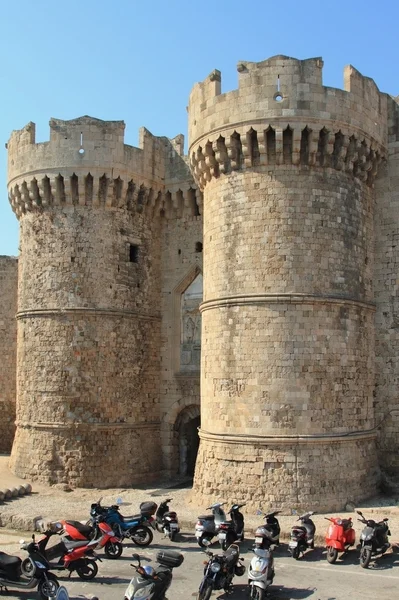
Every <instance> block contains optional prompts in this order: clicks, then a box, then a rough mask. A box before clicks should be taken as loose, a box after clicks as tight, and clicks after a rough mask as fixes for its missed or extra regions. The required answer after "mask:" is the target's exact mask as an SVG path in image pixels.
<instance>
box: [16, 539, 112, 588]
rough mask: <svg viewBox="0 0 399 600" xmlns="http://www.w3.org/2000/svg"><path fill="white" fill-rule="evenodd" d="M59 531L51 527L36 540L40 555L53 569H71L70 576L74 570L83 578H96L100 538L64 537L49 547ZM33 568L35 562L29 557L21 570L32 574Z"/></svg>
mask: <svg viewBox="0 0 399 600" xmlns="http://www.w3.org/2000/svg"><path fill="white" fill-rule="evenodd" d="M59 533H60V531H57V530H54V529H52V530H50V529H49V530H47V531H45V532H44V533H43V535H42V537H41V538H40V539H39V540H37V541H35V542H34V544H35V547H36V551H37V553H38V555H41V556H42V557H43V558H44V559H45V560H46V561H47V562H48V564H49V565H50V568H51V569H53V570H67V571H69V577H70V576H71V575H72V573H73V571H76V573H77V574H78V575H79V577H80V578H81V579H85V580H89V579H94V577H95V576H96V575H97V573H98V567H97V564H96V561H97V560H101V559H100V558H99V557H98V556H96V554H95V553H94V549H95V548H96V547H97V545H98V540H92V541H90V542H89V541H87V540H85V541H74V540H68V539H67V538H66V537H62V538H61V541H60V542H59V543H58V544H55V545H54V546H51V547H50V548H47V544H48V541H49V540H50V538H51V537H52V536H53V535H58V534H59ZM33 568H34V567H33V563H32V561H31V560H30V559H29V558H26V559H25V560H24V561H23V562H22V565H21V570H22V573H23V574H24V575H27V576H31V575H32V571H33Z"/></svg>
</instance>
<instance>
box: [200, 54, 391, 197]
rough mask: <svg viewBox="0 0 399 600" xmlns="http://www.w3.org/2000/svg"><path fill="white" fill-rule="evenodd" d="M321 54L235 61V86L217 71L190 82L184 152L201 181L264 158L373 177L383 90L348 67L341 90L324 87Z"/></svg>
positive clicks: (384, 118)
mask: <svg viewBox="0 0 399 600" xmlns="http://www.w3.org/2000/svg"><path fill="white" fill-rule="evenodd" d="M322 67H323V61H322V59H321V58H311V59H307V60H298V59H295V58H290V57H287V56H275V57H272V58H270V59H268V60H265V61H262V62H259V63H254V62H245V61H240V62H239V63H238V66H237V70H238V73H239V82H238V83H239V85H238V89H236V90H233V91H231V92H227V93H225V94H222V93H221V74H220V72H219V71H213V72H212V73H211V74H210V75H209V77H208V78H207V79H206V80H205V81H203V82H202V83H197V84H196V85H195V86H194V88H193V90H192V92H191V95H190V101H189V154H190V163H191V165H192V168H193V170H194V173H195V174H196V178H197V181H199V182H200V185H201V187H203V186H204V185H205V183H206V181H207V180H209V178H210V177H212V176H218V174H219V173H223V172H226V171H228V170H235V169H241V168H245V167H249V166H251V167H253V166H262V165H269V164H287V163H288V164H294V165H295V164H298V165H299V164H307V165H309V166H332V167H334V168H337V169H342V168H344V169H346V170H348V171H353V173H354V175H355V176H359V177H360V178H361V179H362V180H363V181H367V182H368V183H369V184H370V183H372V181H373V179H374V175H375V173H376V166H377V165H378V163H379V162H380V161H381V158H383V157H384V156H385V155H386V147H387V143H388V111H389V108H388V103H389V99H390V98H389V96H388V95H387V94H384V93H381V92H380V91H379V89H378V87H377V86H376V84H375V83H374V81H373V80H372V79H370V78H369V77H364V76H363V75H361V74H360V73H359V72H358V71H357V70H356V69H355V68H354V67H352V66H347V67H345V70H344V89H343V90H341V89H336V88H330V87H325V86H323V83H322Z"/></svg>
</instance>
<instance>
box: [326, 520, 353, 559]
mask: <svg viewBox="0 0 399 600" xmlns="http://www.w3.org/2000/svg"><path fill="white" fill-rule="evenodd" d="M324 518H325V519H327V521H330V525H329V526H328V529H327V534H326V548H327V561H328V562H329V563H331V564H334V563H335V562H336V560H337V558H338V553H339V552H344V553H345V554H346V553H347V552H348V550H349V548H350V547H351V546H354V545H355V530H354V529H353V523H352V519H351V518H349V519H341V517H330V518H329V517H324Z"/></svg>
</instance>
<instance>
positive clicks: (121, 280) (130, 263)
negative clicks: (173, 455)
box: [8, 117, 196, 487]
mask: <svg viewBox="0 0 399 600" xmlns="http://www.w3.org/2000/svg"><path fill="white" fill-rule="evenodd" d="M124 127H125V125H124V123H123V121H111V122H108V121H107V122H106V121H101V120H98V119H93V118H90V117H82V118H79V119H76V120H72V121H60V120H56V119H53V120H51V121H50V141H49V142H45V143H35V128H34V124H33V123H31V124H29V125H27V126H26V127H25V128H24V129H22V130H20V131H15V132H13V133H12V135H11V138H10V141H9V144H8V150H9V184H8V188H9V198H10V202H11V205H12V207H13V210H14V212H15V213H16V215H17V217H18V219H19V221H20V246H21V247H20V256H19V290H18V312H17V322H18V351H17V418H16V426H17V430H16V436H15V441H14V445H13V450H12V455H11V468H12V469H13V470H14V472H15V473H17V474H18V475H20V476H22V477H29V478H34V479H36V480H42V481H44V482H47V483H69V484H72V485H76V486H84V487H90V486H92V485H94V486H97V487H98V486H100V487H107V486H119V485H131V484H132V483H137V482H142V481H149V480H151V479H154V478H155V477H157V476H158V475H159V473H160V470H161V469H162V449H161V445H160V443H159V440H160V435H161V423H160V413H161V408H160V393H161V392H160V383H159V382H160V356H161V266H160V265H161V218H160V217H161V216H162V217H163V218H165V219H166V218H167V217H168V215H169V216H170V215H171V214H173V215H176V214H179V215H180V216H182V215H185V214H187V215H194V214H195V210H196V206H195V203H196V200H195V190H194V187H195V186H192V184H191V176H190V173H189V169H188V167H187V165H186V164H185V162H184V160H183V159H182V152H183V137H182V136H178V137H177V138H175V139H174V140H172V141H171V140H168V139H167V138H157V137H154V136H152V135H151V134H150V133H149V132H148V131H146V130H145V129H142V130H141V135H140V147H139V148H134V147H131V146H127V145H125V144H124ZM186 180H187V181H186ZM176 182H177V184H176ZM185 182H186V183H185Z"/></svg>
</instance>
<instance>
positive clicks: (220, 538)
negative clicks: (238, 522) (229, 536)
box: [219, 532, 226, 540]
mask: <svg viewBox="0 0 399 600" xmlns="http://www.w3.org/2000/svg"><path fill="white" fill-rule="evenodd" d="M225 539H226V534H225V533H224V532H223V533H219V540H225Z"/></svg>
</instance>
